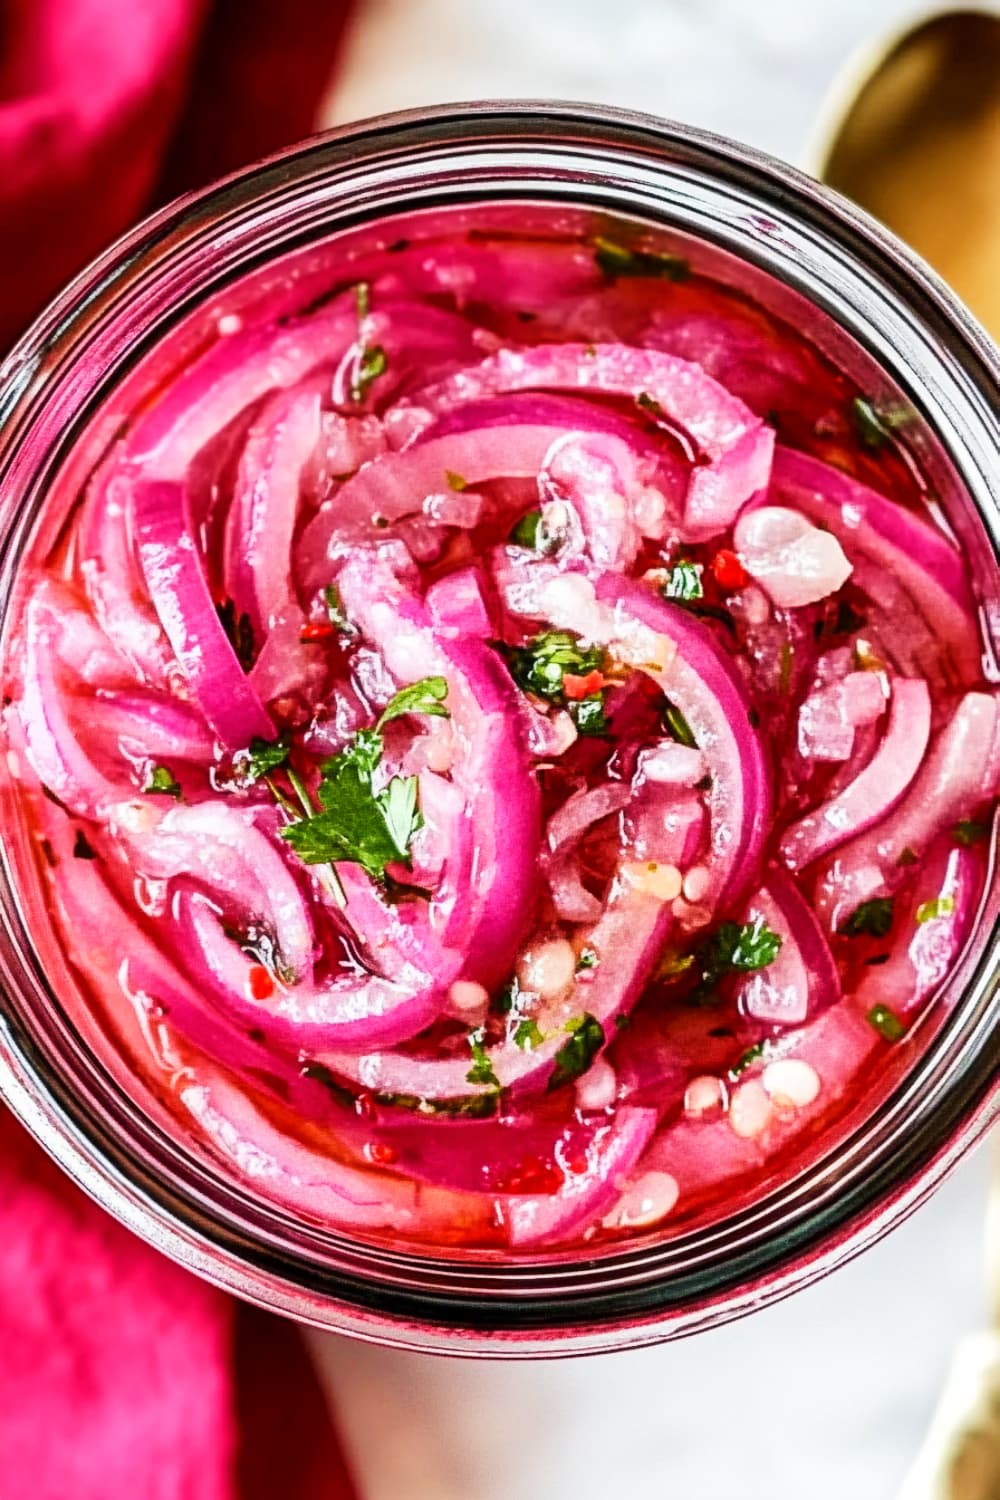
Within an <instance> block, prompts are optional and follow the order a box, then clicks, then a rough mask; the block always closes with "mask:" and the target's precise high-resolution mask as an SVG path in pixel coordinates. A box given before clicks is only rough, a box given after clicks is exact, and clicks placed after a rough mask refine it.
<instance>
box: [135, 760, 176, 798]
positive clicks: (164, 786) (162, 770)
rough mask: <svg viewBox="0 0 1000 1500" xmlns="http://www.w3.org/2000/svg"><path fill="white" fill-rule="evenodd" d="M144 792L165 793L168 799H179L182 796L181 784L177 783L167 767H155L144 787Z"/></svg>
mask: <svg viewBox="0 0 1000 1500" xmlns="http://www.w3.org/2000/svg"><path fill="white" fill-rule="evenodd" d="M143 791H144V792H163V793H164V794H165V795H166V796H168V797H179V796H180V795H181V787H180V782H178V781H175V780H174V777H173V773H172V772H171V771H170V770H169V769H168V767H167V766H154V767H153V769H152V770H151V771H150V773H149V780H148V781H147V782H146V785H145V786H144V787H143Z"/></svg>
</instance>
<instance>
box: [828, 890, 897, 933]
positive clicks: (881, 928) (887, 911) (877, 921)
mask: <svg viewBox="0 0 1000 1500" xmlns="http://www.w3.org/2000/svg"><path fill="white" fill-rule="evenodd" d="M892 919H893V900H892V897H891V896H874V897H873V898H872V899H871V900H870V901H862V903H861V905H860V906H856V907H855V908H854V910H853V911H852V912H851V915H850V916H849V917H848V918H847V919H846V921H844V922H842V923H841V924H840V931H841V932H842V933H843V934H844V936H845V937H880V938H881V937H885V936H886V934H887V933H888V932H889V929H890V928H891V927H892Z"/></svg>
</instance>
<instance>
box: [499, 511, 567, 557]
mask: <svg viewBox="0 0 1000 1500" xmlns="http://www.w3.org/2000/svg"><path fill="white" fill-rule="evenodd" d="M507 540H508V541H509V542H510V543H511V545H512V546H514V547H527V548H528V549H529V551H531V552H541V553H542V554H543V556H545V557H551V556H552V554H553V553H555V552H558V551H559V548H560V546H561V545H562V541H563V538H562V536H561V535H560V534H558V533H557V532H554V531H549V529H548V527H547V526H546V525H545V522H544V520H543V519H542V513H541V511H540V510H529V511H528V512H527V513H526V514H525V515H523V516H522V517H521V519H520V520H519V521H518V522H517V523H516V524H515V525H514V526H513V527H512V528H511V530H510V534H509V536H508V538H507Z"/></svg>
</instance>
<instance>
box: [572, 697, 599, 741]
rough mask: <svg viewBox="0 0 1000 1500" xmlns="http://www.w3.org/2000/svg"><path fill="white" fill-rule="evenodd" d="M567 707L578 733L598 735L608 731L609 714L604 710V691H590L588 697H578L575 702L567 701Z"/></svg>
mask: <svg viewBox="0 0 1000 1500" xmlns="http://www.w3.org/2000/svg"><path fill="white" fill-rule="evenodd" d="M566 708H567V711H568V713H569V716H570V718H571V719H572V720H573V723H574V724H575V725H576V728H577V733H578V734H582V735H598V734H605V733H606V732H607V728H608V716H607V714H606V713H605V711H604V694H603V692H600V693H588V694H587V696H586V698H577V699H576V700H575V701H574V702H572V703H567V705H566Z"/></svg>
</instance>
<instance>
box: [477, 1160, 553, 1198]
mask: <svg viewBox="0 0 1000 1500" xmlns="http://www.w3.org/2000/svg"><path fill="white" fill-rule="evenodd" d="M491 1178H492V1174H491ZM560 1183H561V1174H560V1172H559V1171H558V1169H557V1168H556V1167H555V1166H554V1165H553V1163H552V1162H550V1161H546V1160H545V1159H544V1158H543V1157H541V1156H534V1157H527V1158H526V1159H525V1160H524V1161H520V1162H518V1163H517V1165H516V1166H514V1167H511V1168H510V1169H509V1170H508V1171H506V1172H499V1173H497V1174H496V1179H495V1180H492V1181H491V1186H492V1188H493V1191H494V1192H497V1193H554V1192H556V1191H557V1190H558V1188H559V1186H560Z"/></svg>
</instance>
